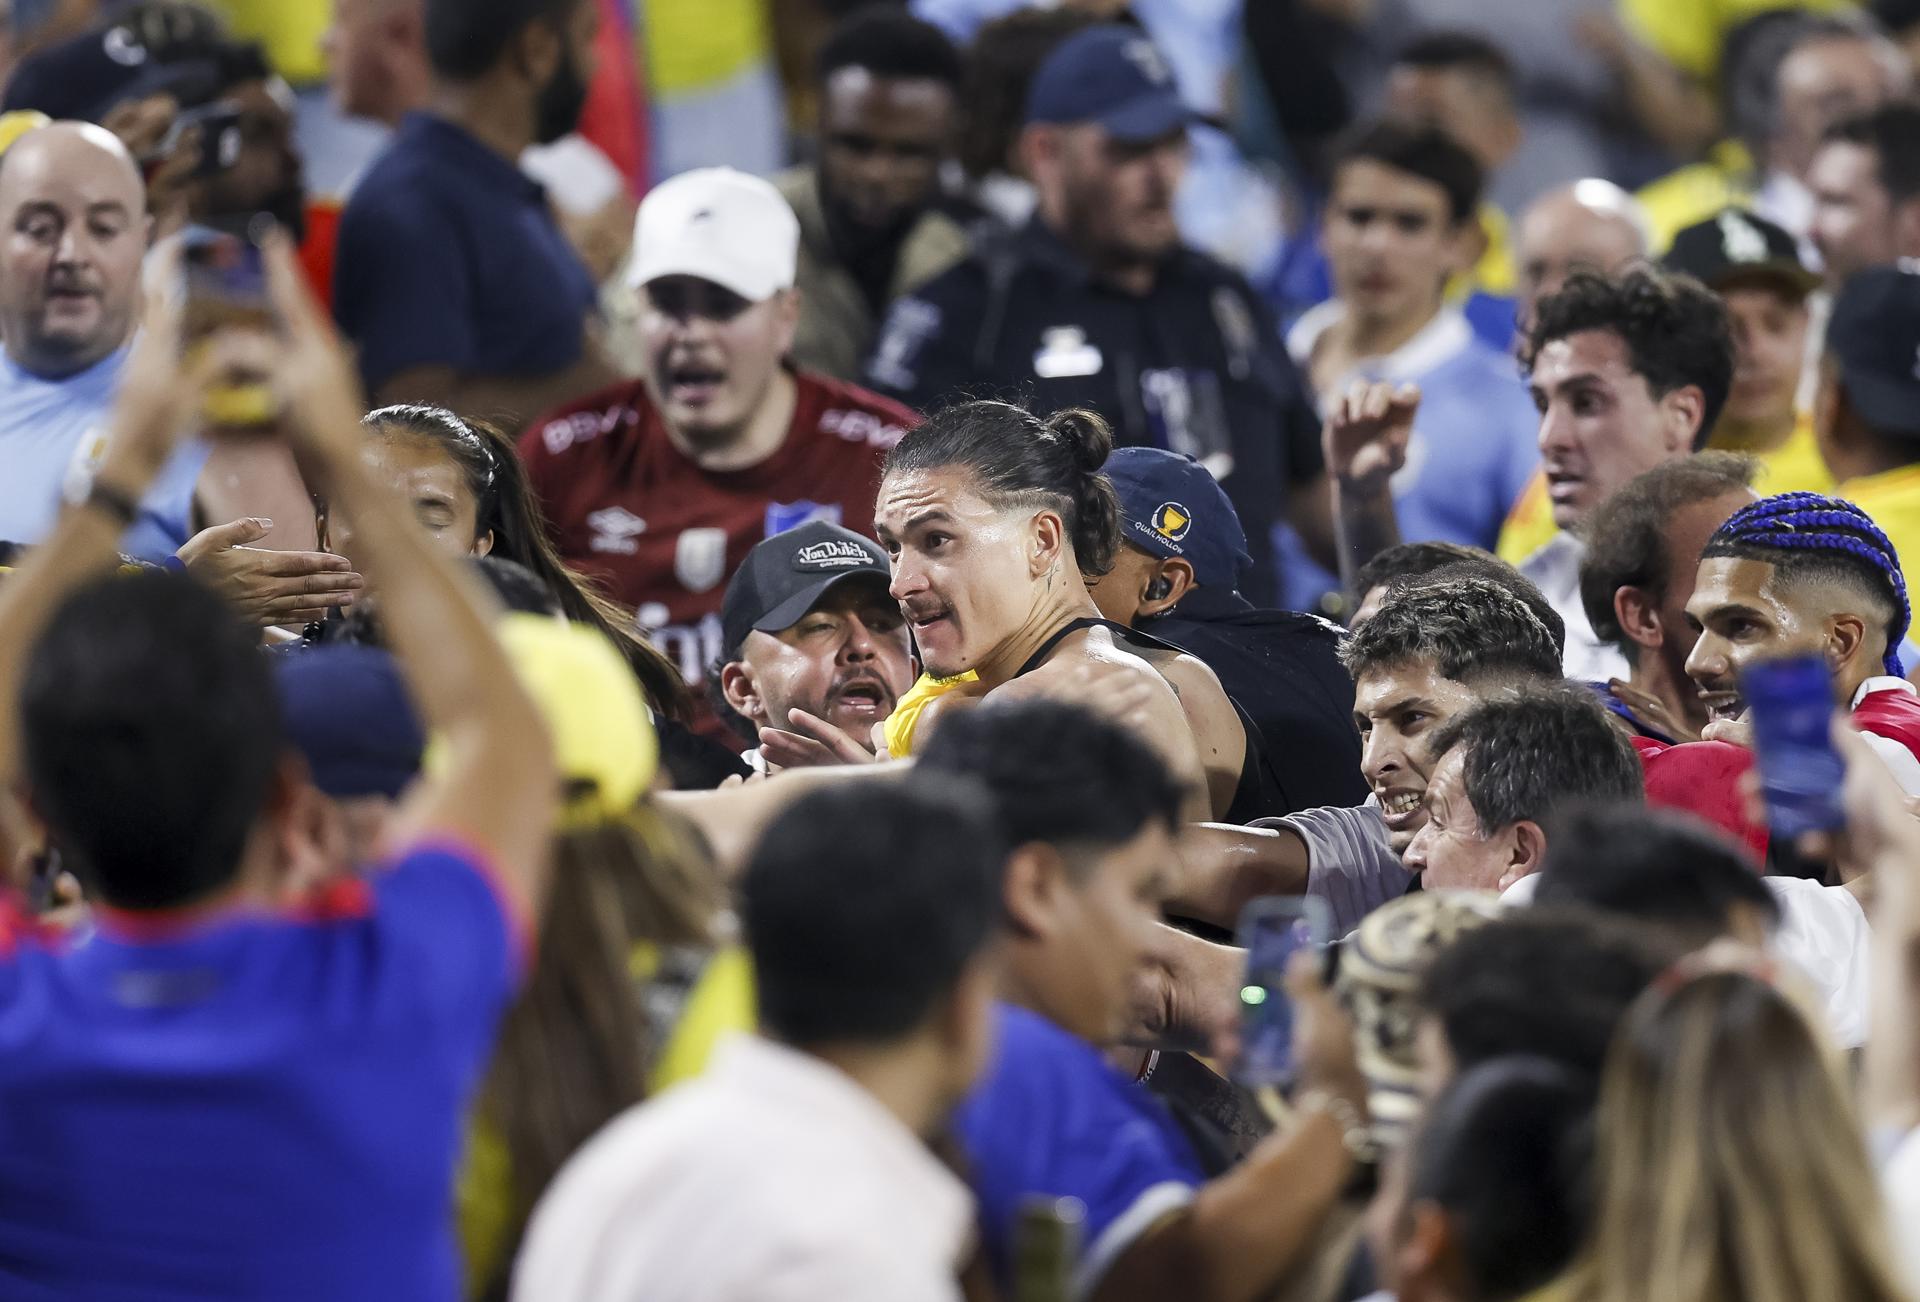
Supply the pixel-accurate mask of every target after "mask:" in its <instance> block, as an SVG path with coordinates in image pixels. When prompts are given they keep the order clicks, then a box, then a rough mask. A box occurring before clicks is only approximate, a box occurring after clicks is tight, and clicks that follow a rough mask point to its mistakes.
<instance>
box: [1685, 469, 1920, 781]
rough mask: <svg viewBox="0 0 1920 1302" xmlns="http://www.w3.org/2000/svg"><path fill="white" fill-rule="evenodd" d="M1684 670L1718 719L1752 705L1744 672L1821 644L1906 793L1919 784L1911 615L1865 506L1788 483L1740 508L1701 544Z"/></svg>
mask: <svg viewBox="0 0 1920 1302" xmlns="http://www.w3.org/2000/svg"><path fill="white" fill-rule="evenodd" d="M1687 614H1688V616H1689V618H1690V620H1692V621H1694V622H1697V623H1698V624H1699V626H1700V640H1699V641H1698V642H1697V643H1695V644H1694V648H1693V654H1692V655H1690V656H1689V657H1687V676H1688V677H1689V678H1691V679H1693V681H1694V683H1695V684H1696V685H1697V686H1698V687H1699V689H1700V698H1701V700H1702V701H1703V702H1705V704H1706V706H1707V712H1708V714H1709V715H1710V716H1711V717H1712V718H1713V719H1714V720H1716V721H1719V720H1731V719H1736V718H1738V717H1740V716H1741V715H1742V714H1744V713H1745V710H1746V703H1745V701H1744V700H1742V699H1741V696H1740V692H1739V688H1738V679H1739V675H1740V674H1741V673H1742V672H1743V671H1744V670H1745V669H1746V668H1747V667H1749V666H1750V665H1753V664H1755V663H1757V662H1759V661H1763V660H1773V659H1778V658H1779V657H1781V656H1787V655H1796V654H1799V655H1804V654H1819V655H1820V656H1822V657H1824V658H1825V660H1826V662H1827V667H1828V668H1829V669H1830V670H1832V672H1833V681H1834V692H1835V695H1836V697H1837V698H1838V699H1839V700H1842V701H1844V702H1846V703H1847V706H1848V708H1849V709H1850V710H1851V711H1852V715H1853V722H1854V726H1855V727H1857V728H1859V729H1860V731H1861V733H1862V734H1863V735H1864V737H1865V738H1866V741H1867V744H1868V745H1870V746H1872V747H1873V749H1874V751H1875V753H1876V754H1878V755H1879V756H1880V757H1881V758H1882V759H1883V760H1885V761H1886V764H1887V767H1888V769H1889V770H1890V771H1891V772H1892V773H1893V776H1894V778H1895V779H1896V780H1898V781H1899V783H1900V785H1901V787H1902V788H1904V789H1905V790H1906V792H1907V794H1908V795H1910V796H1911V795H1920V698H1917V697H1916V695H1915V692H1914V689H1913V687H1912V686H1910V685H1909V684H1908V683H1907V681H1906V680H1905V678H1903V677H1902V676H1901V675H1902V672H1903V671H1902V666H1901V663H1900V652H1899V647H1900V641H1901V639H1902V638H1903V637H1904V636H1905V635H1906V632H1907V625H1908V623H1909V622H1910V619H1911V610H1910V608H1909V606H1908V604H1907V585H1906V580H1905V579H1904V578H1903V577H1902V576H1901V572H1900V558H1899V556H1898V555H1897V554H1896V553H1895V551H1894V549H1893V544H1892V543H1890V542H1888V541H1887V536H1886V534H1884V533H1882V532H1881V531H1880V528H1879V526H1877V525H1875V524H1874V523H1873V521H1872V520H1871V519H1869V518H1868V517H1867V514H1866V512H1864V511H1862V510H1861V509H1860V508H1859V507H1857V506H1855V505H1854V504H1853V503H1852V502H1848V501H1845V500H1844V499H1841V498H1837V497H1826V496H1823V495H1821V494H1818V493H1783V494H1781V495H1780V496H1778V497H1768V498H1763V499H1761V500H1760V501H1758V502H1755V503H1754V504H1753V505H1752V506H1749V507H1747V508H1745V509H1744V510H1742V511H1739V512H1737V513H1736V514H1735V515H1734V516H1733V518H1732V519H1730V520H1728V521H1727V522H1726V523H1725V524H1724V525H1722V526H1721V527H1720V529H1719V531H1718V532H1717V533H1715V534H1714V535H1713V537H1712V538H1711V539H1709V540H1708V542H1707V546H1706V550H1705V551H1703V552H1702V553H1701V559H1700V572H1699V577H1698V580H1697V581H1696V583H1695V584H1694V590H1693V599H1692V600H1691V601H1689V602H1688V603H1687Z"/></svg>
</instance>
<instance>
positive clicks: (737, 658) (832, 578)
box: [707, 520, 914, 772]
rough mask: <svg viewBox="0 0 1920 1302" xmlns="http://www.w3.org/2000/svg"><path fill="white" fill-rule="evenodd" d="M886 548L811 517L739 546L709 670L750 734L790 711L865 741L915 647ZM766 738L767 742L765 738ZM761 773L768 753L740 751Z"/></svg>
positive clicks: (774, 761)
mask: <svg viewBox="0 0 1920 1302" xmlns="http://www.w3.org/2000/svg"><path fill="white" fill-rule="evenodd" d="M892 581H893V578H892V571H891V570H890V569H889V568H888V565H887V554H886V553H885V552H883V551H881V550H880V548H879V547H878V546H877V545H876V544H875V543H874V541H873V540H872V539H871V538H863V537H861V536H860V535H859V534H857V533H855V532H853V530H851V529H842V528H841V527H840V526H839V525H837V524H829V523H827V522H826V521H825V520H816V521H814V522H813V523H812V524H803V525H801V526H800V527H799V528H798V529H789V530H787V532H785V533H783V534H776V535H775V536H774V537H772V538H769V539H767V540H766V541H765V542H763V543H761V544H760V545H759V546H757V547H755V548H754V549H753V550H752V551H750V552H748V553H747V559H746V561H745V563H743V564H742V565H741V566H740V570H739V572H738V573H736V574H735V575H734V576H733V581H732V582H731V583H729V584H727V595H726V599H725V600H724V601H722V602H721V604H720V612H721V614H720V624H721V628H722V629H723V630H724V631H725V632H724V635H725V637H726V640H727V651H726V655H727V657H728V658H727V661H726V663H725V664H720V663H717V662H716V663H715V664H714V666H713V667H712V669H711V670H710V671H709V672H708V675H707V689H708V691H709V693H711V694H714V695H717V696H718V698H719V699H720V701H722V702H724V704H725V706H726V709H725V710H724V711H722V712H721V713H723V714H728V713H730V714H732V715H733V719H732V720H729V722H733V723H735V725H736V727H737V728H738V729H739V730H740V731H741V732H742V733H743V734H744V735H745V736H746V738H747V740H748V741H749V742H757V741H760V740H761V739H762V735H763V734H762V733H761V729H763V728H771V729H775V730H782V731H785V730H790V729H793V728H794V727H795V726H796V724H797V722H798V721H797V720H796V719H795V718H794V715H795V714H796V713H805V714H808V715H811V716H813V717H814V718H815V719H823V720H825V721H826V722H828V723H831V724H832V725H833V726H834V727H836V728H839V729H840V730H841V731H842V732H844V733H846V734H847V735H848V736H849V737H852V738H853V739H854V740H856V741H858V742H860V743H861V744H862V745H864V746H866V747H868V748H869V749H872V745H873V735H874V728H875V725H877V724H878V723H880V722H881V721H882V720H883V719H885V718H886V717H887V716H888V715H889V714H891V713H893V707H894V704H895V702H897V701H898V700H899V698H900V695H901V693H903V692H905V691H906V690H907V688H908V687H910V686H912V685H913V676H914V658H913V645H912V643H911V641H910V640H909V639H908V637H907V624H906V620H905V618H904V617H903V616H902V615H901V614H900V606H899V603H897V602H896V601H894V599H893V597H892V595H891V594H890V593H889V592H888V591H887V585H888V584H890V583H891V582H892ZM769 740H772V739H769ZM747 762H748V763H750V764H753V765H754V767H755V768H758V769H762V770H765V771H768V772H772V771H777V769H778V768H779V767H780V766H781V764H782V762H783V759H782V757H781V756H780V754H779V753H778V752H777V751H766V750H759V749H755V750H750V751H748V752H747Z"/></svg>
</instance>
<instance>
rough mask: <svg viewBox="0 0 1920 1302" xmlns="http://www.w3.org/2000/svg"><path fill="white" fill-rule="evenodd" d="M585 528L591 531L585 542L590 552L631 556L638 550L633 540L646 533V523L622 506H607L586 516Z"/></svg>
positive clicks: (638, 545)
mask: <svg viewBox="0 0 1920 1302" xmlns="http://www.w3.org/2000/svg"><path fill="white" fill-rule="evenodd" d="M587 528H589V529H591V530H593V537H592V538H590V539H588V541H587V546H588V547H589V548H590V549H591V550H593V551H596V552H612V553H614V554H615V555H619V556H631V555H633V554H634V553H635V552H637V551H639V550H640V544H639V543H637V542H635V541H634V539H636V538H638V537H639V536H640V535H641V534H643V533H645V532H646V531H647V522H646V521H645V520H642V519H641V518H640V517H639V516H637V515H635V514H634V513H633V512H631V511H629V510H627V509H626V508H625V507H624V506H609V507H607V508H606V509H604V510H600V511H595V512H594V513H593V514H592V515H590V516H588V517H587Z"/></svg>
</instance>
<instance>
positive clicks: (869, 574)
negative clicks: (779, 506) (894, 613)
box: [720, 520, 893, 658]
mask: <svg viewBox="0 0 1920 1302" xmlns="http://www.w3.org/2000/svg"><path fill="white" fill-rule="evenodd" d="M855 578H858V579H863V580H864V581H866V582H869V583H877V584H879V585H880V586H881V587H883V588H884V587H886V586H887V585H888V584H890V583H892V582H893V566H892V565H891V564H890V563H889V562H888V560H887V554H886V553H885V552H884V551H882V550H880V544H879V543H877V542H875V541H874V540H873V539H871V538H868V537H864V536H863V535H861V534H857V533H855V532H854V531H853V530H851V529H847V528H844V527H842V526H840V525H837V524H834V523H832V522H831V521H828V520H811V521H809V522H807V523H806V524H803V525H800V526H799V527H798V528H794V529H789V530H787V531H786V532H785V533H777V534H775V535H774V536H773V537H771V538H764V539H762V540H761V541H759V542H757V543H755V544H754V545H753V550H752V551H750V552H748V553H747V558H746V559H745V560H744V561H742V562H740V568H739V569H738V570H736V571H734V575H733V579H732V581H731V582H729V583H728V584H727V591H726V595H725V596H724V597H722V598H721V600H720V636H721V637H722V639H723V640H724V641H725V642H726V655H727V656H728V657H729V658H731V657H734V656H738V655H739V654H740V647H741V645H742V644H743V643H744V642H745V641H746V640H747V634H749V633H751V632H753V631H754V630H755V629H758V630H759V631H760V632H762V633H779V632H782V631H784V630H786V629H789V628H792V627H793V626H794V625H795V624H798V623H799V622H800V620H801V618H802V617H804V616H805V615H806V613H807V612H808V611H810V610H812V609H813V608H814V606H815V605H817V604H818V603H819V601H820V598H822V597H824V596H826V595H827V593H829V592H830V591H832V590H833V589H834V588H837V587H839V586H840V585H841V584H843V583H845V582H847V581H848V580H849V579H855Z"/></svg>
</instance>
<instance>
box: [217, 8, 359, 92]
mask: <svg viewBox="0 0 1920 1302" xmlns="http://www.w3.org/2000/svg"><path fill="white" fill-rule="evenodd" d="M213 8H214V9H215V11H216V12H218V13H219V14H220V16H221V17H223V18H225V19H226V20H227V24H228V26H230V27H231V28H232V29H233V34H234V35H235V36H238V37H241V38H242V39H244V40H249V41H258V42H260V44H261V45H263V46H265V47H266V51H267V61H268V62H269V63H271V64H272V65H273V69H274V71H275V72H277V73H279V74H280V75H281V76H282V77H285V78H286V79H287V80H288V81H290V82H292V83H293V84H294V85H296V86H311V85H316V84H318V83H320V82H323V81H325V80H326V79H327V61H326V56H325V55H324V54H322V53H321V51H320V38H321V37H322V36H325V35H326V32H327V27H328V25H329V24H330V23H331V22H332V21H333V5H332V4H331V3H329V0H213Z"/></svg>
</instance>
